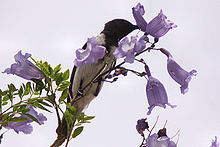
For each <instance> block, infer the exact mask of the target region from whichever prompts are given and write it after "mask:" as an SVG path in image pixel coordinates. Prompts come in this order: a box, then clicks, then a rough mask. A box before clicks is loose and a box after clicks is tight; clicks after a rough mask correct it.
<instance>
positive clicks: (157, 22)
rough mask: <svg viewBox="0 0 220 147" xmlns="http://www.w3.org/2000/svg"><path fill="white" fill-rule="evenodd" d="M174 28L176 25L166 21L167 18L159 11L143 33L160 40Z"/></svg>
mask: <svg viewBox="0 0 220 147" xmlns="http://www.w3.org/2000/svg"><path fill="white" fill-rule="evenodd" d="M176 27H177V25H175V24H174V23H173V22H171V21H170V20H167V17H166V16H165V15H164V14H163V11H162V10H160V13H159V14H158V16H156V17H155V18H154V19H152V20H151V21H150V22H149V23H148V24H147V27H146V31H145V32H146V33H147V34H150V35H151V36H153V37H155V38H160V37H162V36H163V35H165V34H166V33H167V32H168V31H169V30H170V29H172V28H176Z"/></svg>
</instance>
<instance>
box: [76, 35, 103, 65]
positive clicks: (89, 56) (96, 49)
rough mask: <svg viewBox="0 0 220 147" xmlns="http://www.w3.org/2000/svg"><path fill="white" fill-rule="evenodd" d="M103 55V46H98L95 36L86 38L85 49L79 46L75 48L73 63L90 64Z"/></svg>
mask: <svg viewBox="0 0 220 147" xmlns="http://www.w3.org/2000/svg"><path fill="white" fill-rule="evenodd" d="M104 55H105V47H104V46H99V45H98V41H97V39H96V38H95V37H92V38H88V41H87V45H86V49H82V48H79V49H77V50H76V59H75V60H74V64H75V65H76V66H77V67H79V66H82V65H83V64H91V63H94V62H96V61H98V60H99V59H101V58H103V57H104Z"/></svg>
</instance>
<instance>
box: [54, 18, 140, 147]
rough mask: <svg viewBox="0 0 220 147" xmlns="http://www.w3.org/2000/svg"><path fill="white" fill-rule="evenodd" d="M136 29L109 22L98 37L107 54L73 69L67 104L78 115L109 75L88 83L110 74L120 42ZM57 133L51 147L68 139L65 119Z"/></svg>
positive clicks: (127, 24)
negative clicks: (69, 104)
mask: <svg viewBox="0 0 220 147" xmlns="http://www.w3.org/2000/svg"><path fill="white" fill-rule="evenodd" d="M136 29H139V28H138V26H137V25H133V24H132V23H130V22H129V21H127V20H125V19H113V20H111V21H109V22H107V23H106V24H105V26H104V29H103V31H101V33H100V34H99V35H97V36H96V39H97V41H98V45H100V46H104V47H105V48H106V50H107V54H106V55H105V56H104V57H103V58H102V59H99V60H98V61H96V62H94V63H92V64H83V65H82V66H80V67H76V66H74V67H73V70H72V74H71V78H70V86H69V96H68V98H67V102H70V103H71V105H72V106H74V107H75V109H76V112H77V113H81V112H83V111H84V109H85V108H87V107H88V105H89V103H90V102H91V101H92V100H93V99H94V98H95V97H97V96H98V94H99V92H100V90H101V88H102V86H103V83H104V81H103V79H105V78H106V76H107V75H108V73H106V74H104V75H102V76H101V77H100V78H99V79H98V80H97V81H96V82H94V83H92V84H90V85H88V83H89V82H91V81H92V80H93V79H94V78H95V77H96V76H97V74H99V72H100V71H102V73H103V72H108V71H109V69H111V68H112V67H114V65H115V61H116V59H115V57H114V55H113V52H114V51H115V49H116V48H117V47H118V43H119V41H120V40H121V39H122V38H124V37H125V36H127V35H128V34H129V33H131V32H132V31H134V30H136ZM86 46H87V44H86V43H85V45H84V46H83V47H82V48H83V49H86ZM77 98H78V99H77ZM76 99H77V100H76ZM56 132H57V134H58V136H57V139H56V140H55V141H54V143H53V144H52V145H51V147H58V146H61V145H62V144H63V143H64V142H65V140H66V139H67V123H66V120H65V118H64V117H63V119H62V121H61V123H60V124H59V125H58V127H57V129H56Z"/></svg>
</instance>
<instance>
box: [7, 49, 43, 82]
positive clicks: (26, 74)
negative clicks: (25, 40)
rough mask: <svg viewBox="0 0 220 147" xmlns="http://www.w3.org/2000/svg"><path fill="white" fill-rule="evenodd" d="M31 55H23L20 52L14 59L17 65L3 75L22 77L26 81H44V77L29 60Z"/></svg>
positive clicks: (13, 65)
mask: <svg viewBox="0 0 220 147" xmlns="http://www.w3.org/2000/svg"><path fill="white" fill-rule="evenodd" d="M30 56H31V54H28V53H26V54H25V55H22V53H21V51H19V52H18V53H17V54H16V55H15V56H14V59H15V61H16V63H14V64H12V65H11V68H7V69H5V71H4V72H3V73H7V74H15V75H17V76H19V77H22V78H24V79H26V80H31V79H33V78H34V79H42V78H44V77H43V75H42V74H41V73H40V72H39V71H38V70H37V67H36V66H35V65H34V64H33V63H32V62H30V61H29V60H28V58H29V57H30Z"/></svg>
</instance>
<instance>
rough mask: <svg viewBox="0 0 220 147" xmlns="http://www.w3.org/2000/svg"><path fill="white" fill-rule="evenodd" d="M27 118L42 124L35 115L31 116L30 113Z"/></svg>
mask: <svg viewBox="0 0 220 147" xmlns="http://www.w3.org/2000/svg"><path fill="white" fill-rule="evenodd" d="M25 115H26V116H27V117H29V118H30V119H32V120H33V121H35V122H37V123H38V124H40V122H39V121H38V120H37V119H36V118H35V117H34V116H33V115H30V114H28V113H26V114H25Z"/></svg>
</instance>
